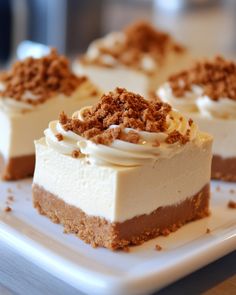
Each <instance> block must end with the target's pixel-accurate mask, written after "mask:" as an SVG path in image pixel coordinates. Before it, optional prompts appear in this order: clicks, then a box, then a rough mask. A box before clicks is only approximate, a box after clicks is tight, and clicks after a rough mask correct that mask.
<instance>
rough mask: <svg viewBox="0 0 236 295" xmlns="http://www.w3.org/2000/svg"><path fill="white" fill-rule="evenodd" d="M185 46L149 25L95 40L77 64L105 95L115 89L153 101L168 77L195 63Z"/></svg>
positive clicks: (134, 26)
mask: <svg viewBox="0 0 236 295" xmlns="http://www.w3.org/2000/svg"><path fill="white" fill-rule="evenodd" d="M191 60H192V58H191V56H190V54H189V52H188V51H187V49H186V48H184V46H182V45H180V44H179V43H177V42H176V41H175V40H174V39H173V38H172V37H171V36H170V35H168V34H167V33H165V32H162V31H159V30H157V29H155V28H154V27H153V26H151V24H149V23H147V22H137V23H134V24H132V25H130V26H128V27H126V28H124V29H123V31H120V32H112V33H110V34H108V35H107V36H105V37H103V38H101V39H98V40H95V41H94V42H92V43H91V45H90V46H89V47H88V50H87V52H86V53H85V54H84V55H83V56H81V57H79V58H78V59H77V60H76V61H75V62H74V64H73V69H74V72H75V73H76V74H85V75H87V76H88V77H89V78H90V79H91V80H92V81H93V82H94V83H95V84H97V85H98V86H99V87H100V88H101V89H102V90H104V91H105V92H107V91H110V89H114V88H115V87H117V86H119V87H125V88H127V89H129V90H130V91H133V92H136V93H139V94H141V95H143V96H144V97H149V96H150V95H152V93H154V91H155V90H156V87H157V86H158V85H160V84H162V83H163V82H164V81H166V79H167V77H168V76H169V75H170V74H171V73H173V71H177V70H180V69H183V68H184V67H186V66H188V65H189V64H190V63H191Z"/></svg>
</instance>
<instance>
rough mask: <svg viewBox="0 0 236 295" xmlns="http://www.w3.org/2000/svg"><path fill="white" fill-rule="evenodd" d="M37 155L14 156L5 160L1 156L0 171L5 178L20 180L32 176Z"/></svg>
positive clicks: (2, 177)
mask: <svg viewBox="0 0 236 295" xmlns="http://www.w3.org/2000/svg"><path fill="white" fill-rule="evenodd" d="M34 166H35V155H27V156H21V157H12V158H9V159H7V160H4V159H3V157H2V156H0V173H1V179H3V180H18V179H22V178H26V177H29V176H32V175H33V173H34Z"/></svg>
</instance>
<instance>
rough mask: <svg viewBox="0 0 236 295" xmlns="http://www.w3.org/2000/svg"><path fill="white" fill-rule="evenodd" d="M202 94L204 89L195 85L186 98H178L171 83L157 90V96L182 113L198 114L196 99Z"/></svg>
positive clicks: (186, 94)
mask: <svg viewBox="0 0 236 295" xmlns="http://www.w3.org/2000/svg"><path fill="white" fill-rule="evenodd" d="M180 83H181V82H180ZM202 93H203V89H202V88H201V87H199V86H197V85H193V86H192V91H186V92H185V95H184V97H176V96H175V95H174V93H173V91H172V88H171V86H170V84H169V83H165V84H164V85H163V86H161V87H160V88H159V89H158V90H157V95H158V96H159V97H160V99H161V100H162V101H164V102H167V103H169V104H170V105H172V106H173V107H174V108H176V109H177V110H180V111H182V112H197V111H198V108H197V105H196V99H197V98H198V97H199V96H201V95H202Z"/></svg>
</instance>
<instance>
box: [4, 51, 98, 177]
mask: <svg viewBox="0 0 236 295" xmlns="http://www.w3.org/2000/svg"><path fill="white" fill-rule="evenodd" d="M97 96H98V90H97V88H96V87H95V86H94V85H93V84H92V83H91V82H89V80H88V79H87V78H86V77H84V76H81V77H77V76H75V75H74V74H73V73H72V72H71V70H70V68H69V63H68V60H67V59H66V58H65V57H64V56H60V55H58V54H57V52H56V51H55V50H52V51H51V53H50V54H49V55H48V56H45V57H42V58H39V59H35V58H27V59H25V60H23V61H18V62H16V63H15V64H14V65H13V66H12V68H11V69H10V70H9V71H8V72H5V73H2V74H1V75H0V125H1V134H0V156H1V165H0V166H1V171H2V178H3V179H6V180H10V179H20V178H23V177H26V176H29V175H32V174H33V171H34V163H35V159H34V158H35V157H34V153H35V152H34V143H33V141H34V139H36V138H38V137H39V136H40V135H41V134H42V132H43V130H44V129H45V127H46V126H47V125H48V122H49V121H50V120H51V119H52V118H53V117H55V116H57V114H58V112H60V111H61V110H65V111H68V112H72V111H73V110H74V109H76V108H78V107H80V106H81V105H83V103H84V101H87V100H88V99H92V98H93V99H95V98H96V97H97Z"/></svg>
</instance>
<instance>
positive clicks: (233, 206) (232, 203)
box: [228, 200, 236, 209]
mask: <svg viewBox="0 0 236 295" xmlns="http://www.w3.org/2000/svg"><path fill="white" fill-rule="evenodd" d="M228 208H230V209H236V202H235V201H233V200H229V202H228Z"/></svg>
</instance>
